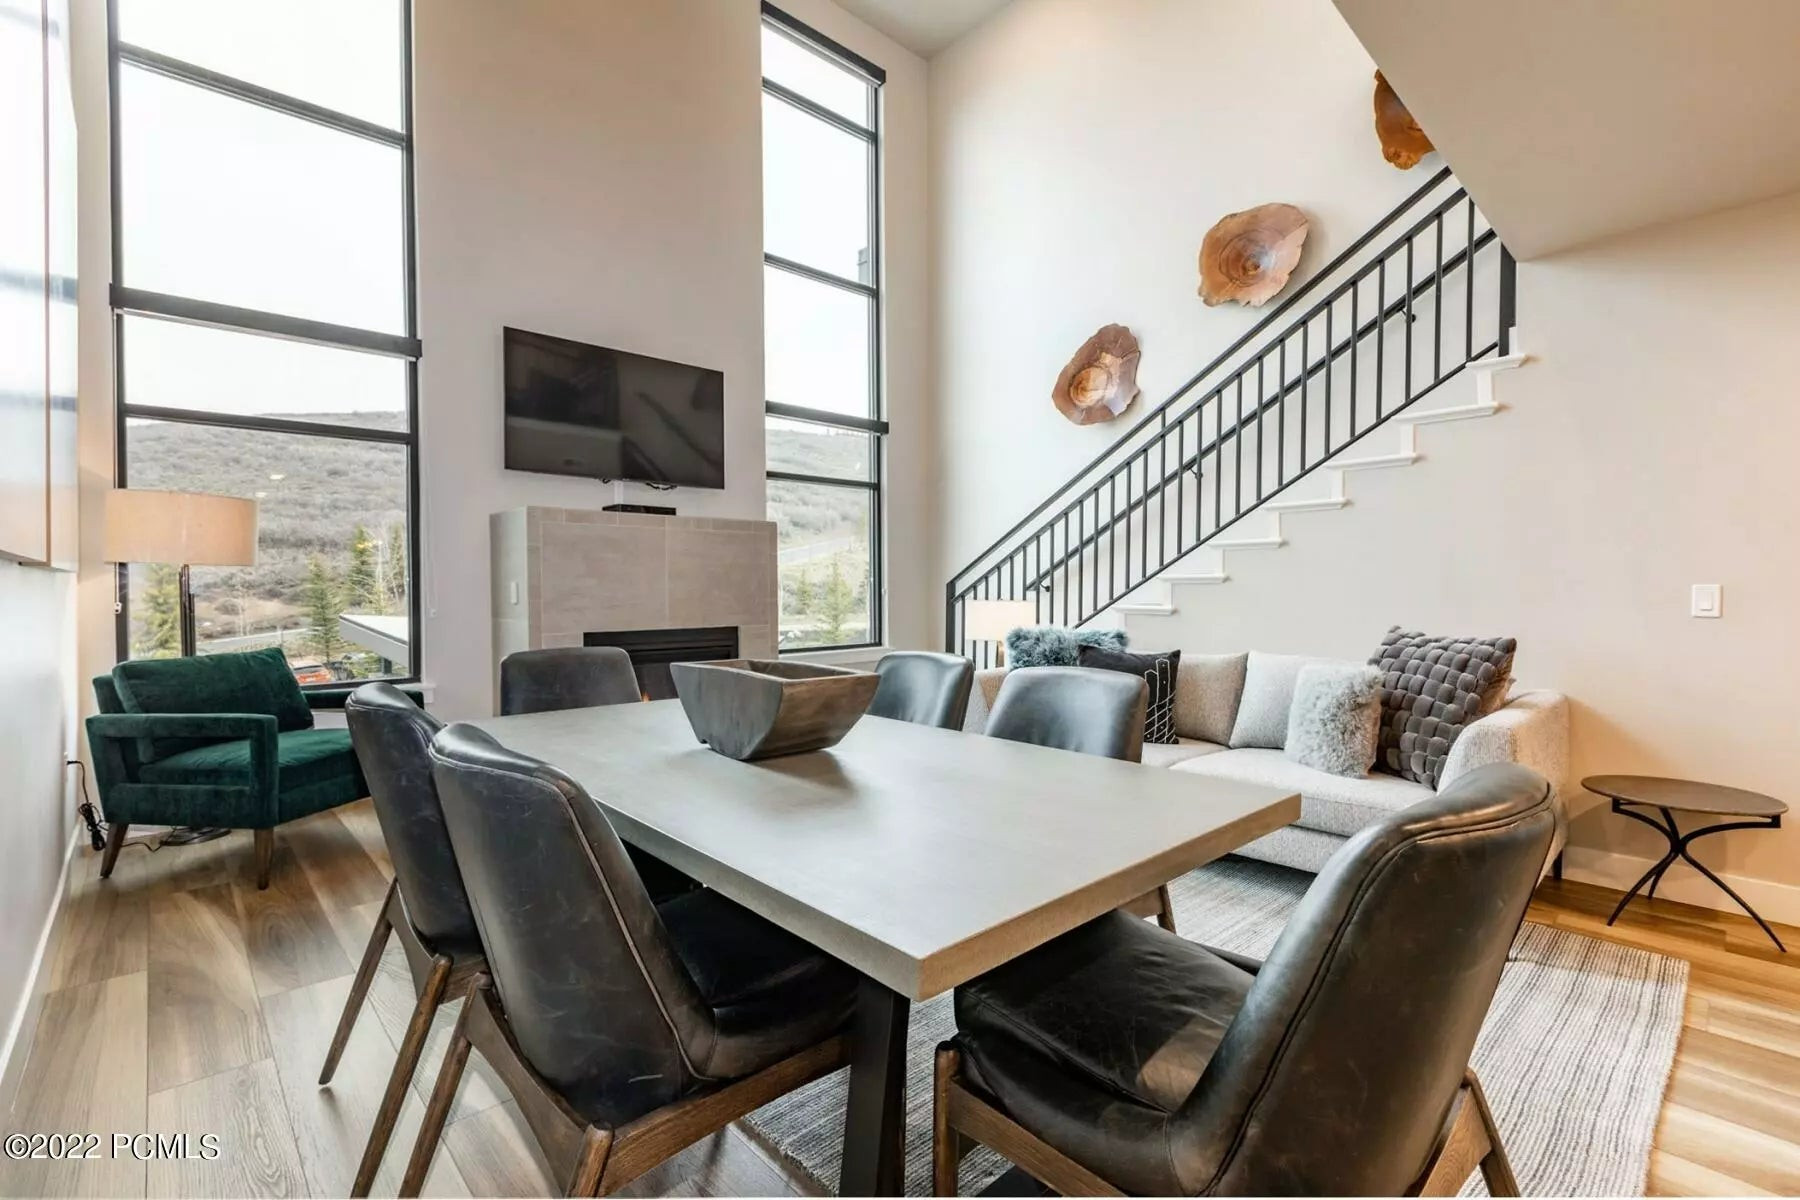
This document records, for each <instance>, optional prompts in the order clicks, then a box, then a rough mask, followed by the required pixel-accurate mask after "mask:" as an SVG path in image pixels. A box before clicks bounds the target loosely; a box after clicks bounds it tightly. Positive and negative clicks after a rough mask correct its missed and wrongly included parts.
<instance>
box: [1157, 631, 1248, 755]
mask: <svg viewBox="0 0 1800 1200" xmlns="http://www.w3.org/2000/svg"><path fill="white" fill-rule="evenodd" d="M1249 661H1250V656H1249V655H1248V654H1183V655H1182V657H1181V672H1180V673H1179V674H1178V675H1176V676H1175V735H1176V736H1177V737H1183V738H1197V739H1199V740H1200V741H1203V742H1217V743H1218V744H1219V745H1221V746H1223V745H1224V744H1225V743H1227V742H1229V741H1230V740H1231V726H1232V724H1233V723H1234V722H1235V721H1236V720H1237V711H1238V701H1239V699H1241V698H1242V697H1243V694H1244V666H1245V664H1246V663H1248V662H1249Z"/></svg>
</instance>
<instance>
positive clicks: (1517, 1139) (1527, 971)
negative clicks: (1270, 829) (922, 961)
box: [748, 858, 1687, 1196]
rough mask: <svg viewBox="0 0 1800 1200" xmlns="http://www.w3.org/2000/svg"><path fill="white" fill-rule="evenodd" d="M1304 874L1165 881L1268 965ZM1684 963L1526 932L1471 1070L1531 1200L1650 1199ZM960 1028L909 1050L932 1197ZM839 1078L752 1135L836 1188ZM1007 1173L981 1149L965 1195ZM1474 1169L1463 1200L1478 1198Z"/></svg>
mask: <svg viewBox="0 0 1800 1200" xmlns="http://www.w3.org/2000/svg"><path fill="white" fill-rule="evenodd" d="M1311 878H1312V877H1311V876H1310V875H1306V874H1303V873H1301V872H1299V871H1290V870H1287V869H1286V868H1283V867H1276V866H1270V865H1267V864H1264V863H1258V862H1251V861H1249V860H1247V859H1236V858H1232V859H1225V860H1223V861H1221V862H1217V863H1213V864H1212V865H1210V866H1207V867H1203V868H1201V869H1200V870H1198V871H1194V872H1192V873H1190V874H1188V875H1186V876H1184V877H1183V878H1181V879H1178V880H1176V881H1175V882H1174V883H1173V884H1171V885H1170V891H1171V892H1172V894H1173V896H1174V900H1175V913H1176V922H1177V924H1178V926H1179V927H1180V929H1181V931H1182V933H1183V934H1184V935H1186V936H1188V937H1191V938H1193V939H1195V940H1196V941H1203V942H1206V943H1207V944H1208V945H1213V946H1219V947H1221V948H1223V949H1228V950H1235V951H1238V952H1240V953H1243V954H1250V955H1254V956H1256V957H1259V958H1260V957H1263V956H1265V955H1267V954H1268V952H1269V950H1270V948H1271V947H1273V946H1274V944H1275V939H1276V937H1277V936H1278V935H1279V934H1280V932H1281V927H1282V926H1283V925H1284V924H1285V923H1286V921H1287V916H1288V913H1289V912H1291V911H1292V910H1293V907H1294V905H1295V904H1296V903H1297V902H1298V901H1299V899H1300V896H1301V894H1302V893H1304V892H1305V890H1306V885H1307V883H1308V882H1309V881H1310V880H1311ZM1686 994H1687V964H1686V963H1685V962H1682V961H1681V960H1680V959H1674V958H1668V957H1666V956H1664V955H1660V954H1652V953H1649V952H1648V951H1643V950H1633V949H1630V948H1627V947H1623V946H1616V945H1613V944H1611V943H1609V942H1602V941H1599V940H1597V939H1595V938H1590V937H1584V936H1582V935H1580V934H1576V933H1567V932H1564V931H1561V930H1556V929H1551V928H1548V927H1547V926H1543V925H1526V926H1525V928H1524V929H1523V930H1522V931H1521V932H1520V934H1519V940H1518V941H1517V942H1516V943H1515V944H1514V946H1513V953H1512V958H1511V961H1510V962H1509V963H1508V965H1507V967H1506V971H1505V973H1504V974H1503V976H1502V977H1501V980H1500V988H1499V991H1498V992H1497V993H1496V994H1495V996H1494V1004H1493V1007H1492V1009H1490V1010H1489V1012H1488V1018H1487V1023H1486V1024H1485V1025H1483V1026H1482V1030H1481V1038H1480V1041H1479V1042H1478V1043H1477V1044H1476V1047H1475V1069H1476V1071H1478V1072H1479V1073H1480V1075H1481V1081H1482V1086H1483V1087H1484V1088H1485V1089H1486V1091H1487V1094H1488V1101H1489V1103H1490V1104H1492V1105H1493V1107H1494V1117H1495V1120H1496V1121H1498V1122H1499V1125H1500V1130H1501V1135H1502V1137H1503V1138H1504V1139H1505V1142H1506V1148H1507V1153H1508V1154H1509V1155H1510V1156H1511V1158H1512V1164H1513V1170H1514V1171H1515V1172H1516V1173H1517V1174H1518V1177H1519V1184H1520V1187H1521V1189H1522V1190H1523V1192H1524V1193H1525V1195H1527V1196H1641V1195H1643V1192H1644V1180H1645V1176H1646V1173H1647V1172H1648V1170H1649V1165H1650V1142H1651V1137H1652V1135H1653V1134H1654V1132H1655V1130H1656V1120H1657V1116H1658V1113H1659V1112H1660V1110H1661V1107H1662V1096H1663V1089H1664V1087H1665V1085H1666V1084H1667V1083H1668V1080H1669V1070H1670V1067H1671V1066H1672V1065H1673V1063H1674V1060H1675V1042H1676V1039H1677V1038H1678V1037H1679V1036H1680V1033H1681V1015H1682V1008H1683V1005H1684V1003H1685V998H1686ZM953 1032H955V1023H954V1020H953V1018H952V1014H951V1009H950V998H949V997H948V996H939V997H937V998H935V999H933V1000H929V1001H927V1002H925V1003H923V1004H920V1005H917V1006H915V1007H914V1009H913V1014H912V1028H911V1031H910V1034H909V1036H908V1041H907V1054H908V1062H907V1094H906V1181H907V1191H908V1193H909V1194H911V1195H915V1196H925V1195H930V1194H931V1059H932V1051H933V1049H934V1048H935V1047H936V1046H937V1044H938V1043H939V1042H940V1041H943V1040H944V1039H945V1038H947V1037H949V1036H950V1035H951V1034H952V1033H953ZM845 1094H846V1082H845V1077H844V1074H843V1073H842V1072H839V1073H838V1074H836V1075H831V1076H828V1077H826V1078H824V1079H821V1080H819V1081H818V1082H816V1083H813V1084H811V1085H809V1086H808V1087H805V1088H802V1089H801V1090H800V1091H798V1092H795V1093H793V1094H792V1095H790V1096H787V1097H785V1098H784V1099H782V1100H779V1101H777V1102H776V1103H774V1104H771V1105H768V1106H766V1107H764V1108H761V1109H759V1110H757V1111H756V1112H755V1113H753V1114H751V1116H750V1117H749V1118H748V1123H749V1125H750V1127H751V1130H752V1132H753V1133H755V1134H757V1135H759V1140H760V1141H762V1142H763V1143H764V1144H765V1145H766V1146H768V1147H769V1148H770V1149H772V1150H773V1151H775V1152H776V1153H777V1154H778V1155H780V1156H781V1157H782V1158H783V1159H785V1160H786V1161H787V1162H788V1163H789V1164H790V1165H792V1166H793V1167H795V1168H796V1169H797V1170H798V1171H799V1172H800V1173H801V1174H803V1175H805V1176H808V1177H810V1178H811V1179H812V1180H814V1181H816V1182H817V1183H818V1184H819V1186H820V1188H821V1189H822V1190H834V1188H835V1184H836V1182H837V1177H838V1165H839V1152H840V1150H841V1142H842V1140H843V1136H844V1101H845ZM1005 1166H1006V1164H1005V1163H1004V1162H1002V1161H1001V1160H1000V1159H999V1158H997V1157H996V1156H995V1155H994V1154H993V1153H992V1152H991V1151H988V1150H985V1149H983V1150H980V1151H977V1152H976V1153H973V1154H971V1155H969V1157H968V1158H967V1159H966V1160H965V1161H964V1163H963V1175H962V1188H961V1190H962V1193H963V1194H964V1195H969V1194H972V1193H974V1192H976V1191H979V1190H980V1189H981V1188H982V1187H985V1186H986V1185H987V1184H988V1183H990V1182H991V1181H992V1180H993V1179H994V1178H995V1177H997V1176H998V1175H999V1174H1000V1173H1001V1172H1002V1171H1003V1170H1004V1169H1005ZM1484 1190H1485V1189H1484V1188H1483V1186H1482V1183H1481V1176H1480V1175H1479V1174H1475V1175H1472V1176H1471V1177H1470V1180H1469V1183H1468V1184H1467V1185H1466V1186H1465V1188H1464V1195H1482V1194H1484Z"/></svg>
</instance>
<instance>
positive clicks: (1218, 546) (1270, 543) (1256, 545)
mask: <svg viewBox="0 0 1800 1200" xmlns="http://www.w3.org/2000/svg"><path fill="white" fill-rule="evenodd" d="M1263 507H1264V508H1267V507H1268V505H1266V504H1265V505H1264V506H1263ZM1207 544H1208V545H1210V546H1211V547H1212V548H1213V549H1214V550H1275V549H1278V548H1280V547H1282V546H1285V545H1287V539H1286V538H1282V537H1245V538H1214V539H1213V540H1212V541H1211V542H1209V543H1207Z"/></svg>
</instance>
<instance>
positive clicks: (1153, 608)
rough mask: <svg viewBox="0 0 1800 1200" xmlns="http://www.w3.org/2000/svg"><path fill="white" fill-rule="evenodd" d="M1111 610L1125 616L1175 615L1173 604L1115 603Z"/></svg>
mask: <svg viewBox="0 0 1800 1200" xmlns="http://www.w3.org/2000/svg"><path fill="white" fill-rule="evenodd" d="M1111 611H1112V612H1116V613H1118V614H1120V615H1121V616H1127V617H1172V616H1174V615H1175V606H1174V605H1173V604H1115V605H1113V606H1112V609H1111Z"/></svg>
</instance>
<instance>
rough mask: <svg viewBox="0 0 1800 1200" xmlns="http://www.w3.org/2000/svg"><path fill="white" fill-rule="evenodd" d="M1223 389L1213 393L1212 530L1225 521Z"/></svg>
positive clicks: (1216, 530)
mask: <svg viewBox="0 0 1800 1200" xmlns="http://www.w3.org/2000/svg"><path fill="white" fill-rule="evenodd" d="M1224 454H1225V390H1224V388H1223V387H1221V388H1220V389H1219V390H1218V391H1216V392H1214V393H1213V526H1212V527H1213V532H1214V533H1217V532H1218V530H1219V526H1221V525H1223V524H1224V523H1225V516H1224V513H1225V460H1224Z"/></svg>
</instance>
